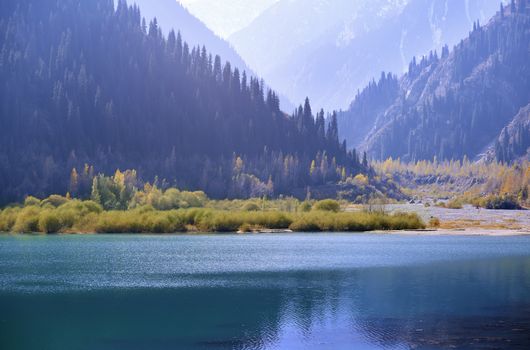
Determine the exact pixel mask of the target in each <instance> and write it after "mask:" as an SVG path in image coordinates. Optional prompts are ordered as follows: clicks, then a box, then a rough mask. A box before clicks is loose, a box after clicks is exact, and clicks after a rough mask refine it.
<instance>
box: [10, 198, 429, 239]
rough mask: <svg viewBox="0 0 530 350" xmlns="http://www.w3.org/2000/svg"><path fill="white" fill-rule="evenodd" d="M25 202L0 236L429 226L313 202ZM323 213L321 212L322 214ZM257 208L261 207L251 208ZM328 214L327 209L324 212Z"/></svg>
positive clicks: (411, 219) (14, 210)
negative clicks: (163, 205)
mask: <svg viewBox="0 0 530 350" xmlns="http://www.w3.org/2000/svg"><path fill="white" fill-rule="evenodd" d="M55 204H56V206H55V205H54V204H52V203H49V202H45V201H42V202H39V203H37V202H34V203H27V205H25V206H19V207H10V208H6V209H4V210H2V211H1V212H0V231H2V232H17V233H25V232H41V233H178V232H238V231H242V232H252V231H259V230H264V229H277V230H287V229H290V230H292V231H296V232H318V231H340V232H356V231H374V230H412V229H421V228H424V227H425V225H424V223H423V222H422V221H421V219H420V218H419V217H418V216H417V215H416V214H404V213H399V214H393V215H389V214H385V213H378V212H374V213H370V212H356V213H346V212H341V211H340V210H339V209H338V208H337V207H336V206H335V205H330V203H329V202H328V203H315V205H314V206H313V209H312V210H310V211H306V212H304V211H297V212H288V211H281V210H253V211H249V210H242V209H239V210H237V209H235V210H223V209H213V208H191V209H176V210H167V211H162V210H155V209H154V208H153V207H152V206H142V207H139V208H135V209H130V210H123V211H117V210H116V211H105V210H103V208H102V207H101V206H100V205H99V204H97V203H95V202H93V201H80V200H68V201H66V202H64V203H55ZM319 208H320V209H319ZM253 209H257V208H253ZM322 209H324V210H322Z"/></svg>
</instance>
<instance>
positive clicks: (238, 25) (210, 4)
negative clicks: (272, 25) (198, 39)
mask: <svg viewBox="0 0 530 350" xmlns="http://www.w3.org/2000/svg"><path fill="white" fill-rule="evenodd" d="M179 1H180V3H181V4H182V5H183V6H184V7H186V8H187V9H188V10H189V11H190V12H191V13H193V14H194V15H195V16H196V17H197V18H199V19H200V20H201V21H203V22H204V23H206V24H207V25H208V28H211V29H212V30H213V31H214V32H215V33H217V34H219V35H220V36H221V37H223V38H226V37H229V36H230V35H232V34H234V33H235V32H237V31H239V30H241V29H243V28H245V27H246V26H248V25H249V24H250V23H252V21H253V20H254V19H255V18H256V17H258V16H259V15H260V14H261V13H262V12H263V11H265V10H266V9H267V8H269V7H270V6H272V5H273V4H275V3H276V2H278V1H279V0H223V1H212V0H179Z"/></svg>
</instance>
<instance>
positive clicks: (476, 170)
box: [373, 158, 530, 209]
mask: <svg viewBox="0 0 530 350" xmlns="http://www.w3.org/2000/svg"><path fill="white" fill-rule="evenodd" d="M373 167H374V169H375V171H376V172H377V174H378V176H380V177H383V178H385V179H386V181H388V182H394V183H396V184H398V185H399V186H401V187H403V188H404V190H403V191H404V192H405V193H407V194H409V195H410V196H411V197H418V198H420V199H423V200H427V199H431V200H434V201H438V200H441V202H440V205H444V206H446V207H448V208H453V209H459V208H462V206H463V205H464V204H471V205H474V206H477V207H483V208H487V209H520V208H521V207H530V162H528V161H524V162H521V163H516V164H513V165H507V164H505V163H500V162H497V161H492V162H482V163H472V162H470V161H469V160H467V159H464V160H463V161H459V160H453V161H441V162H439V161H437V160H435V161H433V162H429V161H418V162H415V163H407V162H402V161H400V160H399V159H398V160H393V159H391V158H390V159H387V160H386V161H384V162H374V163H373Z"/></svg>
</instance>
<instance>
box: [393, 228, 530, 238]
mask: <svg viewBox="0 0 530 350" xmlns="http://www.w3.org/2000/svg"><path fill="white" fill-rule="evenodd" d="M386 233H387V234H388V233H390V234H392V235H404V236H477V237H480V236H488V237H513V236H530V230H515V229H477V228H461V229H437V230H434V229H433V230H416V231H414V230H412V231H411V230H409V231H391V232H386Z"/></svg>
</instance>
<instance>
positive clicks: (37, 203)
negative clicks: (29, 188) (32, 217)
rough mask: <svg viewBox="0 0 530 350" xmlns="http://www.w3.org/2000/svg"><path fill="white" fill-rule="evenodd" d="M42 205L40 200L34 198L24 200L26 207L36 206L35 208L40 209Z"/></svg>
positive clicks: (29, 197)
mask: <svg viewBox="0 0 530 350" xmlns="http://www.w3.org/2000/svg"><path fill="white" fill-rule="evenodd" d="M40 204H41V201H40V199H38V198H35V197H33V196H27V197H26V199H25V200H24V206H25V207H29V206H31V205H34V206H36V207H38V206H40Z"/></svg>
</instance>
